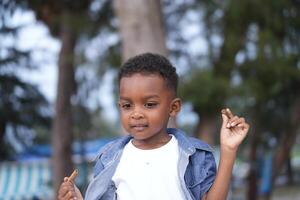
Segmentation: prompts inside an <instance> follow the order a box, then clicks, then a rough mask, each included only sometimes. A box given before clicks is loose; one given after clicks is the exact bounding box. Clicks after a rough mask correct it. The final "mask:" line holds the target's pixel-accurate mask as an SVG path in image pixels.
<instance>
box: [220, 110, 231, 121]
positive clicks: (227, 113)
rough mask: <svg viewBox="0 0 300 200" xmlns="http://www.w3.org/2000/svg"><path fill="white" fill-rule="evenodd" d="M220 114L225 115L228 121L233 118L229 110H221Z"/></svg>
mask: <svg viewBox="0 0 300 200" xmlns="http://www.w3.org/2000/svg"><path fill="white" fill-rule="evenodd" d="M221 113H222V114H224V115H226V116H227V117H228V118H229V119H231V118H232V117H233V116H234V115H233V113H232V112H231V110H230V109H229V108H226V109H222V110H221Z"/></svg>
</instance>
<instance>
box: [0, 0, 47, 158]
mask: <svg viewBox="0 0 300 200" xmlns="http://www.w3.org/2000/svg"><path fill="white" fill-rule="evenodd" d="M14 11H15V10H14V8H13V5H12V4H10V3H9V2H1V3H0V19H1V21H0V96H1V99H0V160H5V159H8V158H9V157H10V156H12V155H11V154H10V153H13V152H14V148H13V146H14V145H9V143H8V141H7V140H5V135H6V136H7V137H6V139H7V138H8V134H12V136H11V137H13V138H15V140H16V141H15V143H19V144H21V146H22V148H26V147H27V146H28V145H30V143H31V142H32V140H31V139H32V138H33V137H34V133H35V132H34V126H39V127H41V128H46V129H49V127H50V111H49V104H48V102H47V100H46V99H45V97H44V96H43V95H42V94H41V93H40V91H39V90H38V88H37V86H35V85H33V84H30V83H27V82H26V81H24V80H22V78H21V73H22V70H23V69H31V70H33V69H35V68H36V66H35V64H34V63H33V62H32V55H31V53H32V52H31V51H30V50H21V49H20V48H18V47H17V45H15V42H12V41H16V40H17V39H16V38H18V33H19V29H20V28H21V27H18V26H17V27H16V26H15V25H13V24H12V23H11V20H10V18H11V17H12V16H13V14H14ZM25 71H26V70H25ZM27 73H29V72H27ZM8 132H9V133H8ZM29 138H31V139H29Z"/></svg>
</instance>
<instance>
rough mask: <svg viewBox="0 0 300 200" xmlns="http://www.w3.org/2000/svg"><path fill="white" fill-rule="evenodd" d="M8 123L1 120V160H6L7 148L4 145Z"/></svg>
mask: <svg viewBox="0 0 300 200" xmlns="http://www.w3.org/2000/svg"><path fill="white" fill-rule="evenodd" d="M5 129H6V123H5V122H4V121H2V120H0V160H4V159H5V157H6V156H7V155H6V150H5V146H4V136H5Z"/></svg>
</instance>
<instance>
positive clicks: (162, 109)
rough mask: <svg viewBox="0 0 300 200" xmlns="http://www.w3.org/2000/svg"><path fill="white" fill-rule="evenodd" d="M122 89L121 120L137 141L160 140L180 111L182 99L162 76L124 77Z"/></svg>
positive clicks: (135, 75) (121, 83)
mask: <svg viewBox="0 0 300 200" xmlns="http://www.w3.org/2000/svg"><path fill="white" fill-rule="evenodd" d="M119 92H120V99H119V107H120V111H121V122H122V125H123V127H124V129H125V130H126V131H127V132H128V133H130V134H131V135H132V136H133V137H134V140H136V141H147V140H149V141H150V140H151V141H153V140H154V141H156V142H159V139H162V138H163V137H166V128H167V124H168V120H169V117H170V116H175V115H176V114H177V112H179V110H180V103H181V102H180V99H178V98H175V96H174V94H173V93H172V91H171V89H169V88H168V87H167V85H166V82H165V80H164V79H163V78H162V77H161V76H160V75H156V74H150V75H149V74H147V75H143V74H133V75H132V76H129V77H123V78H122V79H121V80H120V91H119ZM154 141H153V142H154Z"/></svg>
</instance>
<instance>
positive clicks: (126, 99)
mask: <svg viewBox="0 0 300 200" xmlns="http://www.w3.org/2000/svg"><path fill="white" fill-rule="evenodd" d="M151 98H160V97H159V95H156V94H153V95H152V94H151V95H147V96H144V97H143V99H151ZM120 100H125V101H130V98H128V97H122V96H120Z"/></svg>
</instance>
